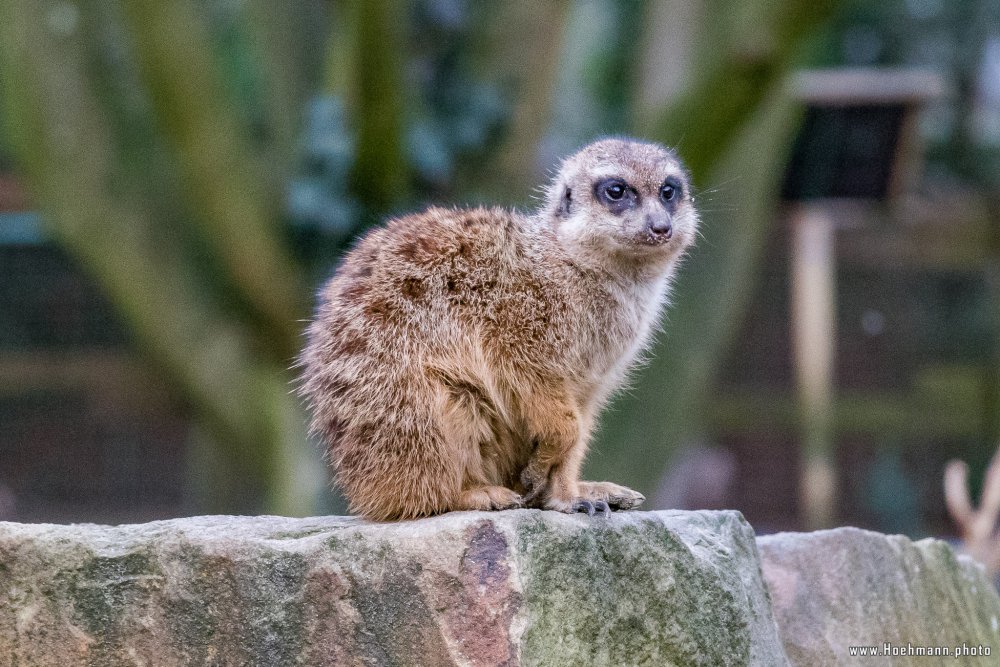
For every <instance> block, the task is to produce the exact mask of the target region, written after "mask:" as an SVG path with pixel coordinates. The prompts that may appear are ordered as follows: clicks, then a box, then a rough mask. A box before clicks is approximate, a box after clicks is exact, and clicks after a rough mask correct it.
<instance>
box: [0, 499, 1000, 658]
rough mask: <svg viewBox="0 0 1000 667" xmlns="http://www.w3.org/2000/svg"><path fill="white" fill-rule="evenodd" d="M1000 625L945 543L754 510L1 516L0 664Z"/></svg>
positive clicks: (485, 654)
mask: <svg viewBox="0 0 1000 667" xmlns="http://www.w3.org/2000/svg"><path fill="white" fill-rule="evenodd" d="M758 545H759V549H760V551H759V553H758ZM762 567H763V576H762V569H761V568H762ZM765 581H766V584H767V586H769V587H770V591H771V596H773V611H772V601H771V597H769V595H768V593H767V589H766V587H765ZM998 625H1000V597H998V595H997V593H996V591H995V590H994V589H993V588H992V587H991V586H990V584H989V582H988V581H987V579H986V577H985V576H984V574H983V572H982V570H981V569H980V568H979V567H978V566H977V565H975V564H974V563H972V562H971V561H969V560H967V559H965V558H963V557H956V556H955V554H954V553H953V552H952V550H951V548H950V547H949V546H948V545H947V544H945V543H943V542H939V541H936V540H923V541H920V542H911V541H910V540H908V539H906V538H904V537H900V536H886V535H880V534H878V533H871V532H867V531H862V530H857V529H853V528H844V529H837V530H831V531H821V532H817V533H787V534H779V535H773V536H768V537H762V538H760V539H758V540H755V539H754V535H753V531H752V529H751V528H750V526H749V525H748V524H747V523H746V522H745V521H744V520H743V517H742V516H741V515H740V514H739V513H738V512H628V513H620V514H614V515H612V516H611V517H609V518H607V519H603V518H600V517H595V518H588V517H586V516H567V515H562V514H557V513H553V512H540V511H537V510H517V511H511V512H498V513H473V512H470V513H455V514H448V515H445V516H441V517H435V518H433V519H426V520H422V521H413V522H408V523H397V524H370V523H365V522H363V521H360V520H357V519H351V518H344V517H316V518H309V519H286V518H281V517H195V518H190V519H177V520H173V521H160V522H154V523H149V524H142V525H128V526H117V527H109V526H94V525H73V526H56V525H44V524H13V523H0V665H2V666H7V665H12V666H14V665H17V666H25V665H31V666H36V665H37V666H46V665H58V666H59V667H68V666H70V665H100V666H101V667H105V666H115V665H156V666H157V667H159V666H161V665H164V666H170V665H234V666H235V665H240V666H242V665H262V666H264V665H266V666H268V667H273V666H276V665H338V666H339V665H435V666H437V665H510V666H515V665H546V666H548V665H642V664H647V665H766V666H768V667H770V666H773V665H784V664H788V660H789V659H790V661H791V664H795V665H810V666H812V665H841V664H864V665H878V664H892V665H899V664H912V665H926V664H938V663H939V662H940V660H939V661H935V660H933V659H928V658H925V657H919V656H914V657H905V656H904V657H902V658H893V659H889V658H885V657H879V658H852V657H851V656H850V655H849V647H850V646H855V645H872V646H881V645H882V644H884V643H885V642H890V643H892V644H893V645H895V646H906V645H907V644H912V645H913V646H922V647H926V646H949V647H955V646H962V645H968V646H970V647H973V646H987V647H989V648H990V649H991V656H989V657H980V658H979V659H978V660H977V659H968V658H967V659H964V660H963V661H962V662H961V663H958V662H957V661H954V659H951V660H950V661H949V662H948V664H984V665H987V664H996V659H997V651H1000V628H998Z"/></svg>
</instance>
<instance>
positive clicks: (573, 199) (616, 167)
mask: <svg viewBox="0 0 1000 667" xmlns="http://www.w3.org/2000/svg"><path fill="white" fill-rule="evenodd" d="M697 225H698V215H697V213H696V211H695V208H694V204H693V201H692V198H691V190H690V184H689V179H688V176H687V174H686V172H685V171H684V168H683V167H682V165H681V164H680V162H679V161H678V159H677V157H676V155H675V154H674V153H673V152H672V151H669V150H667V149H665V148H663V147H661V146H659V145H656V144H651V143H644V142H639V141H634V140H628V139H605V140H601V141H598V142H595V143H593V144H590V145H588V146H586V147H584V148H583V149H582V150H580V151H579V152H578V153H576V154H575V155H573V156H572V157H570V158H568V159H567V160H565V161H564V162H563V163H562V165H561V167H560V169H559V171H558V173H557V175H556V177H555V178H554V179H553V181H552V182H551V184H550V185H549V187H548V188H547V193H546V197H545V202H544V205H543V207H542V208H541V209H540V210H538V211H537V212H534V213H532V214H530V215H525V214H521V213H517V212H513V211H507V210H501V209H495V208H494V209H486V208H474V209H443V208H430V209H429V210H427V211H425V212H423V213H418V214H413V215H407V216H404V217H401V218H397V219H394V220H390V221H389V222H388V223H387V224H386V225H384V226H383V227H379V228H376V229H374V230H372V231H371V232H369V233H368V234H367V235H366V236H365V237H364V238H363V239H362V240H361V241H360V243H358V244H357V246H356V247H355V248H354V249H353V250H352V251H351V252H350V253H349V254H348V255H347V257H346V258H345V260H344V262H343V264H342V265H341V266H340V268H339V269H338V270H337V272H336V274H335V275H334V276H333V278H332V279H331V280H330V281H329V283H328V284H327V285H326V286H325V287H324V289H323V291H322V294H321V300H320V305H319V308H318V310H317V314H316V318H315V321H313V322H312V324H311V325H310V326H309V329H308V344H307V347H306V349H305V351H304V352H303V354H302V358H301V364H302V366H303V369H304V371H303V378H302V380H303V382H302V392H303V394H304V395H305V396H306V398H307V400H308V401H309V403H310V407H311V408H312V413H313V424H312V426H313V429H314V431H315V432H316V433H317V434H319V435H320V436H322V438H323V439H324V440H325V442H326V445H327V446H328V448H329V456H330V460H331V462H332V465H333V467H334V469H335V471H336V479H337V482H338V484H339V485H340V487H341V489H342V490H343V492H344V494H345V495H346V497H347V499H348V500H349V502H350V505H351V509H352V511H354V512H357V513H359V514H361V515H363V516H364V517H366V518H369V519H373V520H394V519H406V518H413V517H420V516H428V515H432V514H438V513H441V512H448V511H452V510H500V509H508V508H515V507H523V506H528V507H540V508H544V509H552V510H558V511H561V512H579V511H585V512H587V513H589V514H593V513H594V511H595V510H599V511H602V512H607V511H608V510H609V509H630V508H633V507H636V506H637V505H639V504H640V503H641V502H642V501H643V500H644V498H643V496H642V495H641V494H639V493H637V492H635V491H632V490H631V489H627V488H625V487H623V486H619V485H617V484H612V483H609V482H585V481H581V480H580V479H579V477H580V467H581V464H582V462H583V458H584V455H585V454H586V452H587V445H588V441H589V439H590V436H591V432H592V430H593V428H594V422H595V419H596V417H597V413H598V412H599V411H600V409H601V407H602V405H603V404H604V403H605V402H606V401H607V399H608V397H609V396H610V395H611V394H612V392H613V391H614V390H615V389H616V388H617V387H618V386H619V385H620V384H621V383H622V381H623V380H624V378H625V375H626V372H627V370H628V369H629V367H630V365H631V364H632V363H633V361H634V360H635V359H636V356H637V354H638V353H639V352H640V351H641V350H642V349H643V348H644V346H645V345H646V344H647V343H648V342H649V339H650V336H651V332H652V330H653V328H654V326H655V324H656V321H657V318H658V316H659V313H660V310H661V308H662V307H663V305H664V302H665V300H666V298H667V292H668V290H669V287H670V283H671V280H672V277H673V274H674V271H675V268H676V266H677V262H678V260H679V258H680V257H681V255H682V254H683V252H684V250H685V249H686V248H687V247H688V246H689V245H690V244H691V242H692V241H693V239H694V237H695V233H696V228H697Z"/></svg>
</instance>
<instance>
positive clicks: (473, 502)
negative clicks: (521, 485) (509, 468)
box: [454, 486, 524, 511]
mask: <svg viewBox="0 0 1000 667" xmlns="http://www.w3.org/2000/svg"><path fill="white" fill-rule="evenodd" d="M521 507H524V499H523V498H522V497H521V495H520V494H518V493H517V492H516V491H514V490H512V489H508V488H507V487H504V486H480V487H476V488H474V489H466V490H465V491H462V493H461V495H459V497H458V502H457V503H456V504H455V507H454V509H455V510H459V511H461V510H483V511H489V510H512V509H518V508H521Z"/></svg>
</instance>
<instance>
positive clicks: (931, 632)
mask: <svg viewBox="0 0 1000 667" xmlns="http://www.w3.org/2000/svg"><path fill="white" fill-rule="evenodd" d="M757 543H758V545H759V547H760V553H761V559H762V565H763V569H764V577H765V579H766V580H767V584H768V587H769V588H770V591H771V598H772V601H773V604H774V612H775V616H776V617H777V621H778V627H779V630H780V632H781V638H782V641H783V642H784V645H785V652H786V654H787V655H788V658H789V660H790V661H791V662H792V663H793V664H795V665H809V666H813V665H817V666H821V665H845V664H859V665H861V664H863V665H880V664H892V665H930V664H983V665H997V664H1000V658H998V657H997V655H998V653H997V652H998V651H1000V627H998V623H1000V597H998V596H997V592H996V590H995V589H994V588H993V586H991V585H990V582H989V580H988V579H987V577H986V575H985V573H984V572H983V570H982V568H981V567H980V566H979V565H977V564H976V563H974V562H972V561H971V560H969V559H967V558H966V557H964V556H958V557H956V555H955V553H954V552H953V551H952V549H951V547H949V546H948V545H947V544H946V543H944V542H941V541H940V540H932V539H928V540H921V541H919V542H911V541H910V540H909V539H907V538H905V537H902V536H899V535H882V534H879V533H872V532H869V531H865V530H859V529H857V528H838V529H836V530H826V531H819V532H816V533H782V534H778V535H772V536H767V537H761V538H758V540H757ZM886 643H889V644H890V647H891V650H894V651H898V653H897V654H896V655H897V656H898V657H892V658H890V657H886V656H884V655H883V650H884V648H885V644H886ZM852 646H853V647H858V646H870V647H876V648H877V649H878V650H879V655H880V656H882V657H881V658H878V659H873V658H870V657H868V658H865V657H860V656H851V647H852ZM934 647H940V648H947V649H948V650H949V651H950V653H949V656H950V657H949V658H947V659H945V658H944V657H939V658H938V659H937V660H934V659H933V658H928V657H927V655H931V654H929V653H928V654H925V655H920V654H919V652H918V649H925V650H926V649H927V648H934ZM956 648H958V649H960V650H966V651H969V652H968V653H965V654H964V655H963V656H961V657H962V660H961V661H957V660H955V655H954V653H953V652H954V651H955V649H956ZM984 649H988V650H989V651H990V654H991V655H990V656H984V655H981V654H982V652H983V650H984Z"/></svg>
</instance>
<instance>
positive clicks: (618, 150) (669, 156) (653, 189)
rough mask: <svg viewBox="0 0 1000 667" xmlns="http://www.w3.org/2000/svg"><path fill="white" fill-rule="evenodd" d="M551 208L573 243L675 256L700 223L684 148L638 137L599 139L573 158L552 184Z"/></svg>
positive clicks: (589, 248) (565, 240)
mask: <svg viewBox="0 0 1000 667" xmlns="http://www.w3.org/2000/svg"><path fill="white" fill-rule="evenodd" d="M545 213H546V217H547V218H548V219H549V220H550V221H551V224H552V225H553V227H554V231H555V233H556V236H557V237H558V238H559V239H560V242H561V243H562V244H563V245H565V246H567V247H568V248H570V249H576V250H581V251H583V252H585V253H587V254H594V253H599V254H608V255H611V256H621V255H625V256H629V257H634V258H650V259H653V258H669V257H674V256H676V255H678V254H680V253H681V252H682V251H683V250H684V249H685V248H686V247H687V246H689V245H690V244H691V242H692V241H693V240H694V237H695V233H696V230H697V226H698V214H697V212H696V211H695V208H694V202H693V200H692V197H691V184H690V178H689V177H688V174H687V172H686V171H685V169H684V167H683V165H682V164H681V162H680V160H678V158H677V156H676V155H675V154H674V153H673V152H672V151H670V150H668V149H666V148H664V147H663V146H660V145H659V144H654V143H646V142H641V141H635V140H632V139H603V140H600V141H596V142H594V143H592V144H589V145H587V146H584V147H583V148H582V149H581V150H580V151H579V152H577V153H576V154H575V155H572V156H571V157H569V158H567V159H566V160H565V161H564V162H563V163H562V166H561V167H560V169H559V172H558V173H557V174H556V177H555V178H554V179H553V181H552V183H551V185H550V186H549V188H548V191H547V196H546V206H545Z"/></svg>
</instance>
